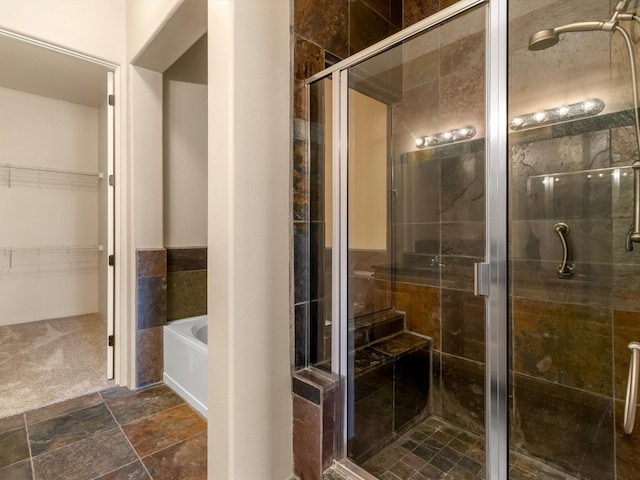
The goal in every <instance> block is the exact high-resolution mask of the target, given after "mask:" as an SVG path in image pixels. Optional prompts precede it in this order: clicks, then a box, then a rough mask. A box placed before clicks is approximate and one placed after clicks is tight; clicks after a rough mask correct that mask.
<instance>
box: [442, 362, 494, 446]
mask: <svg viewBox="0 0 640 480" xmlns="http://www.w3.org/2000/svg"><path fill="white" fill-rule="evenodd" d="M441 375H442V417H443V418H444V419H445V420H448V421H450V422H451V423H453V424H455V425H459V426H461V427H463V428H465V429H467V430H468V431H470V432H473V433H476V434H479V435H484V411H485V394H484V376H485V369H484V365H483V364H481V363H478V362H473V361H470V360H464V359H462V358H457V357H452V356H450V355H445V354H443V355H442V373H441ZM439 433H441V432H436V434H434V435H432V438H435V439H438V434H439ZM452 439H453V438H452V437H451V436H450V435H448V434H447V435H446V437H443V438H442V440H440V441H442V442H443V443H448V442H450V441H451V440H452Z"/></svg>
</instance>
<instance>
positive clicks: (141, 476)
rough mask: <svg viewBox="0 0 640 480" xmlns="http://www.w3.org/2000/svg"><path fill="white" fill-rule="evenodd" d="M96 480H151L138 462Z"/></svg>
mask: <svg viewBox="0 0 640 480" xmlns="http://www.w3.org/2000/svg"><path fill="white" fill-rule="evenodd" d="M96 480H151V477H150V476H149V474H148V473H147V470H146V469H145V468H144V466H143V465H142V463H141V462H140V461H139V460H138V461H135V462H133V463H130V464H129V465H127V466H125V467H122V468H119V469H117V470H115V471H113V472H111V473H107V474H106V475H103V476H102V477H99V478H97V479H96Z"/></svg>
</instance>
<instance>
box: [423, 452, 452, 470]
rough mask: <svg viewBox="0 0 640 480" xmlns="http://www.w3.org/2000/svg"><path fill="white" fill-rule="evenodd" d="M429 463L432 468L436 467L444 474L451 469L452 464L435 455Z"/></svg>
mask: <svg viewBox="0 0 640 480" xmlns="http://www.w3.org/2000/svg"><path fill="white" fill-rule="evenodd" d="M429 463H430V464H431V465H433V466H434V467H436V468H437V469H438V470H440V471H441V472H445V473H446V472H448V471H449V470H451V469H452V468H453V462H451V461H450V460H449V459H447V458H444V457H443V456H441V455H436V456H435V457H433V458H432V459H431V462H429Z"/></svg>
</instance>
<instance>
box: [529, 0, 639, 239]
mask: <svg viewBox="0 0 640 480" xmlns="http://www.w3.org/2000/svg"><path fill="white" fill-rule="evenodd" d="M629 3H631V0H623V1H620V2H618V4H617V5H616V7H615V9H614V12H613V15H612V16H611V19H609V20H608V21H603V22H577V23H569V24H567V25H561V26H559V27H555V28H548V29H545V30H540V31H539V32H536V33H534V34H533V35H531V37H530V38H529V50H534V51H536V50H544V49H546V48H550V47H553V46H554V45H556V44H557V43H558V42H559V41H560V34H561V33H570V32H598V31H600V32H618V33H620V34H621V35H622V37H623V38H624V41H625V43H626V45H627V53H628V54H629V63H630V66H631V69H630V70H631V90H632V92H633V113H634V119H635V127H636V128H635V129H636V141H637V146H638V160H636V161H634V162H633V163H632V165H631V168H632V169H633V220H632V222H631V226H630V227H629V231H628V232H627V239H626V243H625V250H626V251H627V252H631V251H632V250H633V244H634V243H640V119H639V118H638V82H637V78H636V76H637V72H636V61H635V53H634V50H633V42H632V41H631V37H630V35H629V33H628V32H627V31H626V30H625V29H624V28H622V27H621V26H620V25H619V23H620V21H637V22H639V23H640V17H638V15H636V14H635V13H625V12H626V10H627V8H629Z"/></svg>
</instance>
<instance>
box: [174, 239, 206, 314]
mask: <svg viewBox="0 0 640 480" xmlns="http://www.w3.org/2000/svg"><path fill="white" fill-rule="evenodd" d="M206 313H207V248H206V247H184V248H177V247H167V320H168V321H171V320H179V319H181V318H191V317H197V316H199V315H206Z"/></svg>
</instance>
